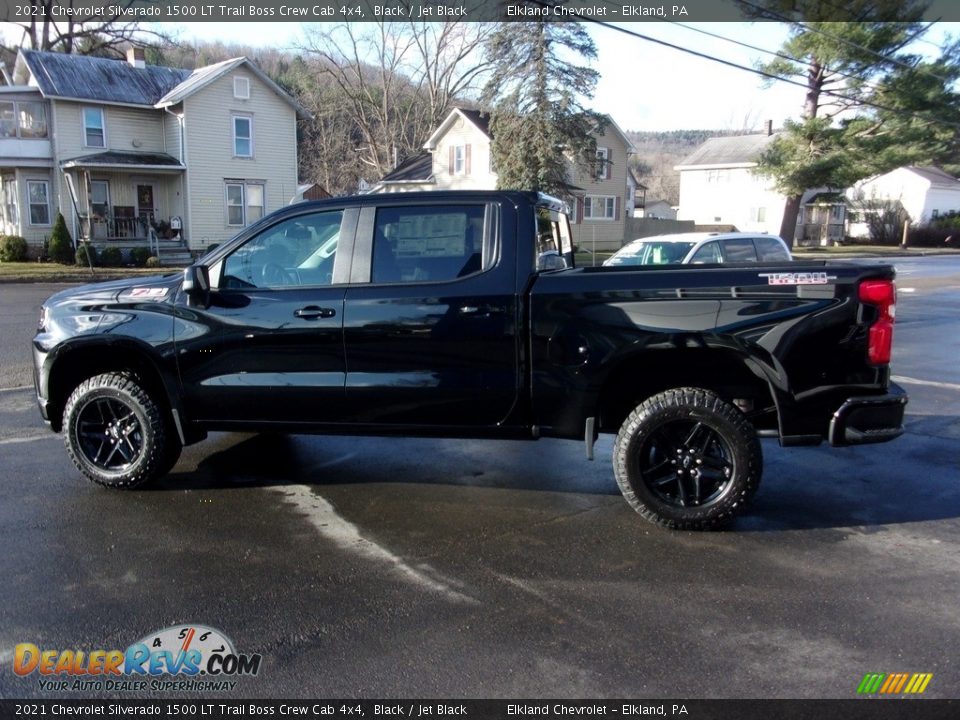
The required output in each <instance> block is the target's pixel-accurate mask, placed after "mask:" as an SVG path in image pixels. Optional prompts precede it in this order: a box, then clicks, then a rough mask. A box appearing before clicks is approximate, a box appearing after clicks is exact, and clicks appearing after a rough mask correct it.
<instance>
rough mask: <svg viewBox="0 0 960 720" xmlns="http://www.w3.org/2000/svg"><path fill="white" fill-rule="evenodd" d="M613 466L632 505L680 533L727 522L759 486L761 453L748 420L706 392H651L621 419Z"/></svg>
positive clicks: (685, 390)
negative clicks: (648, 396) (654, 393)
mask: <svg viewBox="0 0 960 720" xmlns="http://www.w3.org/2000/svg"><path fill="white" fill-rule="evenodd" d="M613 469H614V473H615V474H616V477H617V484H618V485H619V486H620V491H621V492H622V493H623V496H624V498H626V500H627V502H628V503H629V504H630V506H631V507H632V508H633V509H634V510H636V511H637V512H638V513H640V515H642V516H643V517H644V518H646V519H647V520H649V521H651V522H654V523H656V524H658V525H663V526H665V527H670V528H675V529H678V530H706V529H710V528H714V527H718V526H720V525H723V524H725V523H726V522H729V521H730V520H731V519H732V518H733V517H734V515H735V514H736V513H738V512H740V511H741V510H742V509H743V508H744V506H745V505H746V504H747V503H748V502H749V501H750V499H751V498H752V497H753V494H754V493H755V492H756V491H757V488H758V487H759V485H760V475H761V473H762V470H763V455H762V453H761V450H760V441H759V440H758V439H757V435H756V432H755V431H754V429H753V426H752V425H751V424H750V422H749V421H748V420H747V419H746V418H745V417H744V416H743V413H741V412H740V411H739V410H738V409H737V408H736V407H734V406H733V405H731V404H730V403H728V402H725V401H724V400H722V399H721V398H720V397H719V396H718V395H716V394H715V393H713V392H710V391H709V390H702V389H698V388H677V389H674V390H667V391H665V392H662V393H659V394H658V395H654V396H653V397H651V398H649V399H647V400H645V401H644V402H643V403H641V404H640V405H638V406H637V407H636V409H634V411H633V412H632V413H630V415H629V416H628V417H627V419H626V420H624V422H623V425H622V426H621V427H620V432H619V433H618V434H617V440H616V444H615V446H614V451H613Z"/></svg>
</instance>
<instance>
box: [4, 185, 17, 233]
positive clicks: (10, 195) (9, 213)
mask: <svg viewBox="0 0 960 720" xmlns="http://www.w3.org/2000/svg"><path fill="white" fill-rule="evenodd" d="M0 215H2V218H0V219H2V220H3V222H5V223H8V224H10V225H16V224H17V183H16V181H15V180H14V179H13V176H12V175H11V176H7V177H5V178H3V181H2V182H0Z"/></svg>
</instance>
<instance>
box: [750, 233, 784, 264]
mask: <svg viewBox="0 0 960 720" xmlns="http://www.w3.org/2000/svg"><path fill="white" fill-rule="evenodd" d="M753 244H754V245H756V246H757V257H759V258H760V262H779V261H780V260H789V259H790V253H789V252H787V249H786V248H785V247H784V246H783V243H782V242H780V240H778V239H776V238H772V237H758V238H754V239H753Z"/></svg>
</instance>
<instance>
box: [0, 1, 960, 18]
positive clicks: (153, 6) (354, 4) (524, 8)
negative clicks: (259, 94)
mask: <svg viewBox="0 0 960 720" xmlns="http://www.w3.org/2000/svg"><path fill="white" fill-rule="evenodd" d="M762 10H763V8H762V7H761V5H760V4H759V3H755V2H750V1H749V0H667V2H659V1H657V2H646V1H642V0H330V1H329V2H327V1H326V0H216V1H214V0H54V1H52V2H51V0H0V20H6V21H10V22H21V23H22V22H32V21H38V22H43V21H48V22H49V21H52V22H67V21H70V20H73V21H90V20H94V21H96V20H101V21H107V20H110V21H138V22H146V23H150V22H208V21H209V22H233V21H236V22H250V21H253V22H297V23H302V22H341V21H348V22H371V21H385V20H386V21H389V20H400V21H410V20H415V21H421V22H445V21H450V20H464V21H470V22H488V21H508V22H510V21H526V20H540V19H550V20H556V21H563V20H580V21H589V22H611V23H618V22H665V21H682V22H731V21H740V22H742V21H745V20H751V21H773V22H784V21H791V20H798V21H802V20H804V19H805V18H804V17H803V16H802V14H799V13H796V12H794V13H791V12H790V11H788V10H783V11H776V12H773V11H771V12H763V11H762ZM817 12H818V15H817V18H816V19H817V20H821V21H824V20H837V21H842V20H855V19H856V17H855V16H853V15H851V12H852V11H851V10H850V9H849V8H845V7H844V5H843V3H839V2H838V3H835V4H824V5H823V6H821V7H819V8H818V10H817ZM834 15H835V17H834ZM923 19H925V20H928V21H934V20H936V21H941V20H960V3H958V2H956V0H931V1H930V5H929V7H928V8H927V9H926V10H925V11H924V15H923Z"/></svg>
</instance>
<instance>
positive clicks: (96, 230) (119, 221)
mask: <svg viewBox="0 0 960 720" xmlns="http://www.w3.org/2000/svg"><path fill="white" fill-rule="evenodd" d="M80 224H81V232H82V234H83V237H84V238H86V239H88V240H106V239H129V240H146V239H147V238H148V237H149V235H148V231H149V230H152V228H151V227H150V226H149V225H148V224H147V223H146V222H145V221H144V219H143V218H127V217H112V216H107V217H94V218H89V217H87V218H80Z"/></svg>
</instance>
